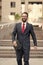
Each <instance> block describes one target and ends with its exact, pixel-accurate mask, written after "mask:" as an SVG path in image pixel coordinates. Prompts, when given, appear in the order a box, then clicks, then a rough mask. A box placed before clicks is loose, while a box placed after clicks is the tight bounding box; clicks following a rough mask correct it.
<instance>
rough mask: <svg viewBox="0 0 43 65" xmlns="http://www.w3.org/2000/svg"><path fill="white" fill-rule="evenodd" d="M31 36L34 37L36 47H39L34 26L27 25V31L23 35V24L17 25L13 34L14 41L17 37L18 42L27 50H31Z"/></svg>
mask: <svg viewBox="0 0 43 65" xmlns="http://www.w3.org/2000/svg"><path fill="white" fill-rule="evenodd" d="M30 34H31V36H32V39H33V43H34V46H37V40H36V36H35V33H34V29H33V26H32V24H29V23H26V29H25V31H24V33H22V29H21V23H17V24H16V25H15V27H14V30H13V32H12V41H14V40H15V36H16V35H17V40H18V41H19V43H20V44H21V47H23V48H24V49H26V48H27V49H29V48H30Z"/></svg>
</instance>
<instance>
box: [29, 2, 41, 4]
mask: <svg viewBox="0 0 43 65" xmlns="http://www.w3.org/2000/svg"><path fill="white" fill-rule="evenodd" d="M28 3H29V4H42V2H28Z"/></svg>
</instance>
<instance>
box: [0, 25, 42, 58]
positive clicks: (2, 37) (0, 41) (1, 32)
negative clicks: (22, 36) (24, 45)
mask: <svg viewBox="0 0 43 65" xmlns="http://www.w3.org/2000/svg"><path fill="white" fill-rule="evenodd" d="M12 27H13V25H10V26H4V27H3V29H1V28H0V58H15V57H16V52H15V49H14V48H13V45H12V40H11V33H12V30H13V28H12ZM34 31H35V33H36V38H37V43H38V47H37V50H34V49H33V46H34V45H33V41H32V37H31V36H30V39H31V41H30V43H31V44H30V46H31V48H30V58H43V30H42V28H39V27H34Z"/></svg>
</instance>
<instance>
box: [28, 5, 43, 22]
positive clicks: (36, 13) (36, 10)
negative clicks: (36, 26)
mask: <svg viewBox="0 0 43 65" xmlns="http://www.w3.org/2000/svg"><path fill="white" fill-rule="evenodd" d="M28 11H29V21H30V22H31V23H34V22H37V21H38V19H39V17H42V4H29V5H28Z"/></svg>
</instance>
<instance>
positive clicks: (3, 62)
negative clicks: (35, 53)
mask: <svg viewBox="0 0 43 65" xmlns="http://www.w3.org/2000/svg"><path fill="white" fill-rule="evenodd" d="M22 61H23V60H22ZM29 62H30V65H43V58H30V60H29ZM0 65H17V62H16V58H0ZM23 65H24V64H23Z"/></svg>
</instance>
